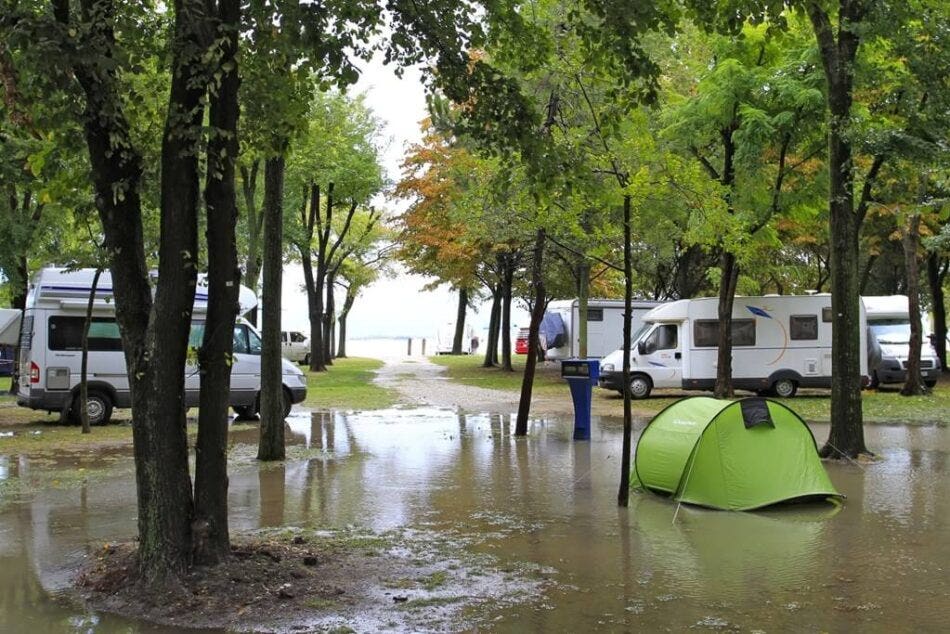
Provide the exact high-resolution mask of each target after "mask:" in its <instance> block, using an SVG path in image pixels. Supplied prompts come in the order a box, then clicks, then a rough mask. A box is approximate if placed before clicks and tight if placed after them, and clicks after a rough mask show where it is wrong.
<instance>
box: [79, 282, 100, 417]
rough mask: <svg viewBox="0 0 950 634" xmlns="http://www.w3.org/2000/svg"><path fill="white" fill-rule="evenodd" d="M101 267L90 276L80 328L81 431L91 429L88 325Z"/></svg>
mask: <svg viewBox="0 0 950 634" xmlns="http://www.w3.org/2000/svg"><path fill="white" fill-rule="evenodd" d="M101 274H102V268H101V267H96V272H95V273H94V274H93V276H92V288H90V289H89V301H88V302H86V322H85V323H84V324H83V328H82V361H81V362H80V369H79V420H80V421H82V433H84V434H88V433H90V432H91V431H92V428H91V427H90V426H89V381H88V370H89V327H90V326H91V325H92V306H93V304H95V301H96V289H98V288H99V276H100V275H101Z"/></svg>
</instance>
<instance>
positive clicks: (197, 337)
mask: <svg viewBox="0 0 950 634" xmlns="http://www.w3.org/2000/svg"><path fill="white" fill-rule="evenodd" d="M204 338H205V325H204V323H202V322H200V321H196V322H192V324H191V330H189V331H188V347H189V348H200V347H201V345H202V343H204Z"/></svg>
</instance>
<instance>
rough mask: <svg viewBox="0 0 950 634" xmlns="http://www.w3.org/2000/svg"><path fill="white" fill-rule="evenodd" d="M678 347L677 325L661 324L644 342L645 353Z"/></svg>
mask: <svg viewBox="0 0 950 634" xmlns="http://www.w3.org/2000/svg"><path fill="white" fill-rule="evenodd" d="M675 348H676V325H675V324H674V325H665V326H660V327H659V328H657V329H656V330H654V331H653V332H651V333H650V336H649V337H647V338H646V340H645V341H644V342H643V353H644V354H653V353H654V352H656V351H657V350H673V349H675Z"/></svg>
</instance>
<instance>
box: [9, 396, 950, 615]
mask: <svg viewBox="0 0 950 634" xmlns="http://www.w3.org/2000/svg"><path fill="white" fill-rule="evenodd" d="M644 423H645V421H639V422H638V423H637V433H639V430H640V429H642V426H643V424H644ZM289 428H290V432H291V436H290V438H292V439H293V442H294V443H295V448H294V449H293V450H292V451H291V452H290V455H291V457H292V459H291V460H288V461H287V462H286V463H284V464H282V465H278V466H273V465H272V466H267V467H264V468H260V467H259V466H258V465H257V463H256V462H255V461H254V460H253V451H252V450H251V448H252V447H253V443H254V442H255V434H256V432H255V430H254V429H253V428H251V429H243V430H240V431H237V432H235V434H234V435H233V437H232V439H233V441H234V442H235V443H236V444H235V447H234V450H233V452H232V467H231V485H230V500H229V502H230V508H231V518H232V519H231V526H232V531H235V532H240V531H249V530H253V529H257V528H261V527H279V526H300V527H313V528H344V527H360V528H361V529H367V530H372V531H380V532H382V531H390V530H403V529H412V530H418V531H423V532H426V533H429V534H440V535H441V534H450V535H454V536H457V537H458V539H457V543H458V544H459V548H462V549H465V550H466V551H468V552H469V553H471V554H472V555H475V556H480V555H490V556H491V559H492V561H493V562H495V564H494V565H496V566H498V567H499V568H501V569H509V568H510V569H515V568H517V569H518V570H521V571H526V570H527V571H529V572H530V571H531V570H535V571H536V572H537V576H539V577H544V578H545V579H546V580H548V581H550V582H551V583H546V584H545V585H544V586H543V589H540V590H538V592H537V593H536V594H534V595H532V596H530V597H526V598H523V599H519V600H518V601H516V602H513V603H506V602H503V601H498V602H494V603H492V602H488V603H487V604H486V603H482V604H480V605H479V606H477V607H476V608H475V610H474V611H468V612H462V613H460V615H459V616H458V620H456V621H455V622H454V624H452V625H449V626H446V625H444V624H442V625H440V626H439V627H440V628H442V629H448V630H464V629H468V628H469V627H471V625H472V624H473V623H477V624H478V626H479V628H480V629H489V630H492V631H497V632H558V631H563V632H576V631H605V632H613V631H641V630H642V631H656V630H667V629H668V630H674V631H679V630H684V629H699V630H727V631H732V630H734V631H789V630H793V631H832V632H843V631H852V630H858V629H860V630H862V631H881V632H885V631H887V632H891V631H945V630H946V627H947V623H948V621H950V570H948V568H950V539H948V535H950V479H948V477H947V476H948V470H950V429H948V428H947V427H937V426H933V427H909V426H908V427H905V426H868V427H867V428H866V436H867V444H868V446H869V447H870V448H872V449H873V450H874V451H876V452H878V453H879V455H880V456H881V458H882V460H881V461H880V462H876V463H871V464H862V465H859V464H856V463H851V464H829V465H827V468H828V470H829V473H830V476H831V479H832V481H833V482H834V484H835V486H836V487H837V488H838V489H839V490H840V491H841V492H842V493H844V494H845V495H847V500H846V501H845V502H844V503H843V505H842V506H840V507H836V506H833V505H830V504H815V505H807V506H804V505H802V506H791V507H783V508H778V509H774V510H771V511H765V512H758V513H729V512H721V511H709V510H704V509H698V508H695V507H687V506H683V507H681V508H679V509H678V510H677V507H676V505H675V504H673V503H671V502H670V501H668V500H666V499H661V498H658V497H655V496H653V495H649V494H638V493H635V494H633V495H632V496H631V501H630V507H629V508H626V509H621V508H618V507H617V505H616V496H617V485H618V481H619V475H620V474H619V471H620V455H619V453H620V446H621V422H620V420H618V419H615V418H596V417H595V419H594V424H593V433H592V439H591V440H590V441H589V442H575V441H572V440H571V431H572V430H571V423H570V421H569V420H564V419H557V418H549V419H544V420H535V421H533V422H532V424H531V427H530V431H529V436H528V437H527V438H520V439H516V438H514V437H513V436H512V433H513V430H514V419H513V416H509V415H507V414H506V415H493V414H468V415H465V414H458V413H456V412H455V411H454V410H451V409H440V408H412V409H395V410H384V411H375V412H322V413H320V412H318V413H313V414H310V413H308V412H304V411H300V412H295V413H294V415H293V416H291V418H290V419H289ZM813 429H814V432H815V435H816V437H817V438H818V439H819V440H820V439H823V438H825V437H826V436H827V428H826V427H824V426H820V425H816V426H813ZM62 468H63V465H62V464H57V465H52V464H49V463H48V462H37V463H34V462H31V460H30V459H28V458H25V457H17V456H9V455H2V441H0V631H3V632H7V631H11V632H15V631H64V632H113V631H141V632H149V631H162V630H161V629H160V628H159V629H150V628H149V627H148V626H144V625H140V624H134V623H129V622H127V621H122V620H120V619H117V618H114V617H108V616H101V615H94V614H88V613H85V612H83V611H82V610H80V609H76V608H70V607H68V606H65V605H62V604H61V603H60V602H58V601H56V600H55V599H53V598H50V594H52V595H54V596H55V595H56V593H57V592H58V591H61V590H62V589H63V588H65V587H67V586H68V585H69V583H70V580H71V575H73V574H74V571H75V569H76V566H78V564H79V563H80V562H82V561H83V559H84V558H85V557H86V556H88V554H89V553H91V552H93V551H94V549H96V548H99V547H101V546H102V544H103V543H105V542H108V541H111V540H122V539H127V538H129V537H130V536H132V535H134V531H135V500H134V483H133V480H132V478H131V474H132V468H131V458H127V459H124V460H122V459H119V460H115V459H113V460H110V461H109V462H108V463H107V464H105V465H103V466H101V468H96V467H90V468H88V469H86V471H84V472H83V473H84V475H83V476H82V477H66V476H65V475H61V473H60V471H57V470H58V469H62ZM65 473H66V472H65V471H64V472H63V474H65ZM74 476H75V474H74ZM393 629H399V627H398V625H396V626H394V627H393ZM358 631H359V630H358Z"/></svg>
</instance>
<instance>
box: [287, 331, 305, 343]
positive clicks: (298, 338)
mask: <svg viewBox="0 0 950 634" xmlns="http://www.w3.org/2000/svg"><path fill="white" fill-rule="evenodd" d="M306 339H307V338H306V337H304V336H303V333H299V332H292V333H290V340H291V341H292V342H294V343H303V342H304V341H306Z"/></svg>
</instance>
